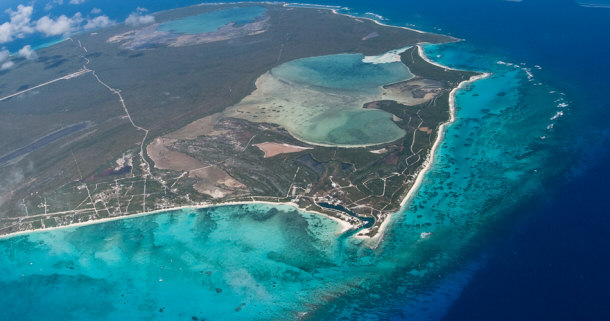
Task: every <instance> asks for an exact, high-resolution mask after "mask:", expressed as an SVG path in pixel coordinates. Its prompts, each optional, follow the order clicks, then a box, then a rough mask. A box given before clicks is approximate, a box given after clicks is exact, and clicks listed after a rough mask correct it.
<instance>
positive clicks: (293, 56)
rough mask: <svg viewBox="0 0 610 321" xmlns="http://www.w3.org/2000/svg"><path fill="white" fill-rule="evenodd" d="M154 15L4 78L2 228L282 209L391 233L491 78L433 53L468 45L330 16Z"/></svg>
mask: <svg viewBox="0 0 610 321" xmlns="http://www.w3.org/2000/svg"><path fill="white" fill-rule="evenodd" d="M227 17H229V18H227ZM155 18H156V19H155V20H156V22H154V23H149V24H145V25H138V26H133V25H124V24H121V25H116V26H112V27H109V28H105V29H102V30H99V31H97V32H94V33H90V34H80V35H78V36H74V37H73V38H70V39H68V40H66V41H63V42H61V43H59V44H56V45H54V46H51V47H48V48H45V49H41V50H39V51H38V55H39V58H38V59H37V60H35V61H26V60H22V61H20V62H18V64H17V65H16V67H15V68H13V69H12V70H10V71H3V72H2V77H0V136H1V137H3V139H2V140H1V141H0V176H1V177H4V179H3V181H2V184H1V185H0V235H10V234H15V233H18V232H23V231H31V230H36V229H46V228H53V227H60V226H68V225H74V224H79V223H80V224H82V223H85V222H96V221H103V220H108V219H114V218H119V217H124V216H128V215H134V214H142V213H149V212H154V211H160V210H170V209H173V208H180V207H204V206H205V207H209V206H216V205H221V204H241V203H248V202H269V203H290V204H294V206H296V207H298V208H300V209H303V210H306V211H312V212H317V213H320V214H324V215H327V216H330V217H332V218H333V219H335V220H339V221H341V222H343V224H344V226H345V229H350V230H352V231H354V232H355V233H357V236H359V237H367V238H369V237H372V238H375V237H378V236H380V235H381V234H382V233H380V230H381V228H382V226H384V224H383V223H384V222H387V217H388V216H389V215H391V214H392V213H395V212H397V211H398V210H400V208H401V206H402V205H403V203H404V201H405V200H406V199H407V197H408V195H409V191H411V190H412V188H413V187H414V186H415V185H416V183H417V182H418V178H419V177H421V175H422V172H423V171H424V170H425V169H426V168H427V166H429V164H430V162H431V159H432V154H433V151H434V148H435V146H437V144H438V142H439V140H440V139H441V138H442V132H443V126H444V124H446V123H447V122H449V121H450V120H451V119H452V117H453V114H452V112H453V111H452V109H453V108H454V106H453V104H454V100H453V99H454V98H453V97H454V94H455V90H456V89H457V88H458V87H459V86H461V85H463V84H465V83H467V82H468V81H472V80H475V79H477V78H478V77H481V76H484V75H481V74H479V73H475V72H470V71H461V70H453V69H449V68H446V67H443V66H440V65H437V64H434V63H432V62H430V61H429V60H427V58H426V57H425V55H424V54H423V50H421V45H422V44H425V43H446V42H452V41H457V39H454V38H451V37H447V36H443V35H437V34H430V33H423V32H420V31H416V30H411V29H407V28H399V27H392V26H386V25H381V24H379V23H376V22H375V21H373V20H369V19H364V18H357V17H351V16H346V15H341V14H338V13H336V12H334V11H331V10H326V9H319V8H297V7H290V6H287V5H281V4H220V5H199V6H194V7H188V8H182V9H176V10H171V11H165V12H161V13H158V14H156V15H155ZM24 128H28V130H27V131H25V132H24V130H23V129H24Z"/></svg>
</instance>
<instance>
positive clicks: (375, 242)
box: [355, 46, 491, 247]
mask: <svg viewBox="0 0 610 321" xmlns="http://www.w3.org/2000/svg"><path fill="white" fill-rule="evenodd" d="M418 47H419V49H420V50H421V47H420V46H418ZM421 54H422V57H425V55H423V52H421ZM424 59H426V61H428V60H427V59H428V58H427V57H425V58H424ZM490 75H491V74H489V73H482V74H479V75H476V76H472V77H470V79H468V80H465V81H462V82H461V83H460V84H459V85H458V86H457V87H455V88H454V89H453V90H452V91H451V92H450V93H449V120H448V121H446V122H444V123H442V124H441V125H440V126H439V128H438V133H437V137H436V140H435V141H434V144H433V145H432V148H431V149H430V153H429V154H428V157H427V158H426V161H425V162H424V166H423V167H422V168H421V169H420V170H419V171H418V172H417V174H416V177H417V178H416V179H415V182H414V183H413V186H411V188H410V189H409V192H408V193H407V195H406V196H405V198H404V199H403V200H402V202H400V206H401V210H402V209H404V207H405V205H406V204H407V202H408V201H410V200H411V198H412V197H413V195H414V194H415V192H417V191H418V190H419V188H420V187H421V184H422V182H423V179H424V176H425V175H426V173H427V172H428V171H429V170H430V168H431V167H432V164H433V163H434V155H435V154H436V150H437V148H438V146H439V145H440V143H441V142H442V141H443V138H444V137H445V132H446V128H447V126H449V125H450V124H452V123H453V122H454V121H455V108H456V104H455V97H456V94H457V92H458V91H459V90H460V89H463V87H465V86H466V85H468V84H471V83H474V82H476V81H477V80H481V79H485V78H487V77H489V76H490ZM395 214H397V213H393V214H390V215H388V216H387V217H386V218H385V220H384V221H383V222H382V223H381V225H380V226H379V230H378V231H377V234H375V236H373V237H371V238H369V237H366V236H363V235H359V234H361V233H363V232H366V231H365V230H363V231H362V232H361V233H358V234H357V235H355V237H358V238H362V239H368V240H369V242H370V243H371V244H370V245H373V247H376V246H377V245H379V243H380V242H381V240H382V239H383V236H384V234H385V230H386V229H387V227H388V225H389V223H390V221H391V218H392V217H393V216H394V215H395Z"/></svg>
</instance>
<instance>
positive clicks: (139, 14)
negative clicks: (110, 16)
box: [125, 7, 155, 26]
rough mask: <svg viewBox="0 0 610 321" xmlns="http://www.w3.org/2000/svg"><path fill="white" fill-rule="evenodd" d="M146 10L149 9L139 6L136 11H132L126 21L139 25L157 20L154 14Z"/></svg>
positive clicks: (129, 23)
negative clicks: (147, 12) (147, 13)
mask: <svg viewBox="0 0 610 321" xmlns="http://www.w3.org/2000/svg"><path fill="white" fill-rule="evenodd" d="M146 11H148V10H146V9H145V8H140V7H138V8H137V9H136V12H132V13H131V14H130V15H129V17H127V19H125V23H126V24H128V25H132V26H138V25H144V24H148V23H153V22H155V17H154V16H153V15H150V14H149V15H145V14H144V13H145V12H146Z"/></svg>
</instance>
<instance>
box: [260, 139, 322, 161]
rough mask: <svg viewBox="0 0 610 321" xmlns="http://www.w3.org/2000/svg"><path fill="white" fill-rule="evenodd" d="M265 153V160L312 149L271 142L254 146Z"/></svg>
mask: <svg viewBox="0 0 610 321" xmlns="http://www.w3.org/2000/svg"><path fill="white" fill-rule="evenodd" d="M253 146H256V147H258V148H260V150H262V151H263V152H264V153H265V158H269V157H273V156H276V155H279V154H287V153H297V152H300V151H303V150H307V149H312V148H311V147H302V146H296V145H289V144H279V143H272V142H264V143H260V144H254V145H253Z"/></svg>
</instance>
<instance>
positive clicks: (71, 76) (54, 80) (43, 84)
mask: <svg viewBox="0 0 610 321" xmlns="http://www.w3.org/2000/svg"><path fill="white" fill-rule="evenodd" d="M88 72H91V70H89V69H87V68H83V69H81V70H79V71H77V72H73V73H71V74H68V75H65V76H63V77H59V78H56V79H53V80H50V81H47V82H45V83H42V84H40V85H36V86H34V87H31V88H28V89H25V90H22V91H19V92H16V93H14V94H11V95H8V96H5V97H2V98H0V101H3V100H7V99H9V98H13V97H15V96H19V95H21V94H24V93H26V92H28V91H32V90H34V89H37V88H40V87H44V86H46V85H50V84H52V83H54V82H58V81H60V80H68V79H72V78H76V77H79V76H82V75H84V74H86V73H88Z"/></svg>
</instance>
